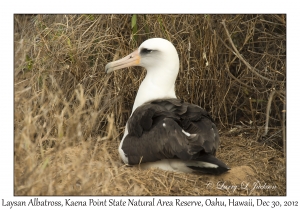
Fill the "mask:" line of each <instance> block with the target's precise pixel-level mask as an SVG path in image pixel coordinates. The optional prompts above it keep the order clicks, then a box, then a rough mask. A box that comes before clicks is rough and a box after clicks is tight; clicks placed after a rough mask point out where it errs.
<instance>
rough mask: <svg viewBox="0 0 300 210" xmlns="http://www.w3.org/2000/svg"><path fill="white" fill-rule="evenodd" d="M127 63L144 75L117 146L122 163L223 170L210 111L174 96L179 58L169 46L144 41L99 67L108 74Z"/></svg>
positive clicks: (191, 169) (153, 41)
mask: <svg viewBox="0 0 300 210" xmlns="http://www.w3.org/2000/svg"><path fill="white" fill-rule="evenodd" d="M128 66H143V67H145V68H146V70H147V75H146V77H145V79H144V80H143V82H142V84H141V85H140V87H139V90H138V93H137V96H136V98H135V102H134V105H133V110H132V113H131V116H130V118H129V120H128V122H127V124H126V128H125V132H124V136H123V138H122V141H121V143H120V146H119V153H120V156H121V158H122V160H123V161H124V163H126V164H129V165H136V164H141V167H142V168H151V167H156V168H161V169H163V170H169V171H179V172H187V173H189V172H202V173H212V174H220V173H222V172H225V171H227V170H229V168H228V167H227V166H226V164H224V163H223V162H221V161H220V160H218V159H217V158H216V157H215V154H216V150H217V148H218V146H219V135H218V130H217V128H216V126H215V124H214V123H213V121H212V119H211V117H210V115H209V114H208V113H207V112H206V111H205V110H203V109H202V108H200V107H199V106H197V105H193V104H189V103H185V102H183V101H181V100H179V99H177V98H176V94H175V80H176V77H177V74H178V71H179V58H178V54H177V51H176V49H175V47H174V46H173V45H172V44H171V43H170V42H169V41H167V40H165V39H161V38H153V39H148V40H146V41H145V42H143V43H142V44H141V46H140V47H139V48H138V49H137V50H136V51H134V52H133V53H132V54H130V55H128V56H126V57H124V58H123V59H120V60H118V61H114V62H111V63H109V64H107V66H106V68H105V69H106V72H111V71H114V70H117V69H120V68H125V67H128Z"/></svg>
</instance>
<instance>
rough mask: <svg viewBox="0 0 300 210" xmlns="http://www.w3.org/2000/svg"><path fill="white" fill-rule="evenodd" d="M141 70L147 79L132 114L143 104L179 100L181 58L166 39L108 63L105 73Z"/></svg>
mask: <svg viewBox="0 0 300 210" xmlns="http://www.w3.org/2000/svg"><path fill="white" fill-rule="evenodd" d="M129 66H142V67H144V68H146V70H147V76H146V78H145V79H144V81H143V82H142V84H141V86H140V88H139V91H138V94H137V96H136V100H135V104H134V108H133V111H134V109H135V108H136V107H138V106H140V105H141V104H143V103H145V102H147V101H150V100H154V99H160V98H176V96H175V90H174V83H175V80H176V77H177V74H178V71H179V58H178V54H177V51H176V49H175V47H174V46H173V44H172V43H171V42H169V41H168V40H166V39H162V38H152V39H148V40H146V41H144V42H143V43H142V44H141V45H140V47H139V48H138V49H137V50H135V51H134V52H132V53H131V54H129V55H127V56H126V57H124V58H122V59H120V60H117V61H113V62H111V63H108V64H107V65H106V66H105V72H106V73H110V72H112V71H114V70H117V69H121V68H125V67H129Z"/></svg>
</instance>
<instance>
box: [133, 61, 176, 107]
mask: <svg viewBox="0 0 300 210" xmlns="http://www.w3.org/2000/svg"><path fill="white" fill-rule="evenodd" d="M177 74H178V66H176V62H175V66H170V68H168V66H164V67H163V69H162V68H157V67H156V68H148V69H147V75H146V77H145V79H144V80H143V82H142V84H141V85H140V88H139V90H138V93H137V95H136V98H135V101H134V105H133V108H132V113H133V112H134V110H135V109H136V108H137V107H139V106H141V105H142V104H144V103H146V102H148V101H151V100H155V99H162V98H176V95H175V80H176V77H177Z"/></svg>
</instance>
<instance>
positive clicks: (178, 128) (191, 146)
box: [122, 98, 229, 174]
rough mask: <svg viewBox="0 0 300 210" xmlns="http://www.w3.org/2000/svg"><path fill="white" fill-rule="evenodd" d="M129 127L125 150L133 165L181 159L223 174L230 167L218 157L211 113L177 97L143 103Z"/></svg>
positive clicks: (198, 169)
mask: <svg viewBox="0 0 300 210" xmlns="http://www.w3.org/2000/svg"><path fill="white" fill-rule="evenodd" d="M127 126H128V135H127V136H126V137H125V139H124V142H123V145H122V150H123V151H124V153H125V155H126V157H127V158H128V164H130V165H135V164H139V163H146V162H155V161H159V160H163V159H180V160H182V161H184V162H185V163H186V166H187V167H189V168H190V169H192V170H193V171H194V172H202V173H213V174H219V173H222V172H225V171H227V170H229V167H228V166H226V164H224V163H223V162H221V161H220V160H218V159H217V158H216V157H215V154H216V150H217V148H218V146H219V135H218V130H217V128H216V126H215V124H214V123H213V120H212V118H211V117H210V115H209V114H208V113H207V112H206V111H205V110H204V109H202V108H200V107H199V106H197V105H193V104H189V103H185V102H183V101H181V100H179V99H175V98H172V99H160V100H154V101H151V102H148V103H145V104H143V105H141V106H139V107H138V108H137V109H136V110H135V111H134V112H133V114H132V116H131V117H130V119H129V120H128V123H127ZM197 162H204V163H211V164H214V165H217V166H216V167H206V166H205V164H204V165H203V164H200V165H199V164H197Z"/></svg>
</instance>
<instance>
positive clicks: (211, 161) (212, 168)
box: [185, 154, 230, 175]
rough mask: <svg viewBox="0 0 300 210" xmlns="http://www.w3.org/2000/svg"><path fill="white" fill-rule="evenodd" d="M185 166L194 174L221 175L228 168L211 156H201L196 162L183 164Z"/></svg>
mask: <svg viewBox="0 0 300 210" xmlns="http://www.w3.org/2000/svg"><path fill="white" fill-rule="evenodd" d="M185 164H186V166H187V167H188V168H190V169H192V170H193V172H195V173H205V174H216V175H217V174H222V173H224V172H226V171H228V170H230V168H229V167H228V166H227V165H226V164H225V163H223V162H222V161H221V160H219V159H218V158H216V157H215V156H213V155H211V154H206V155H202V156H200V157H199V158H197V160H192V161H187V162H185Z"/></svg>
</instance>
